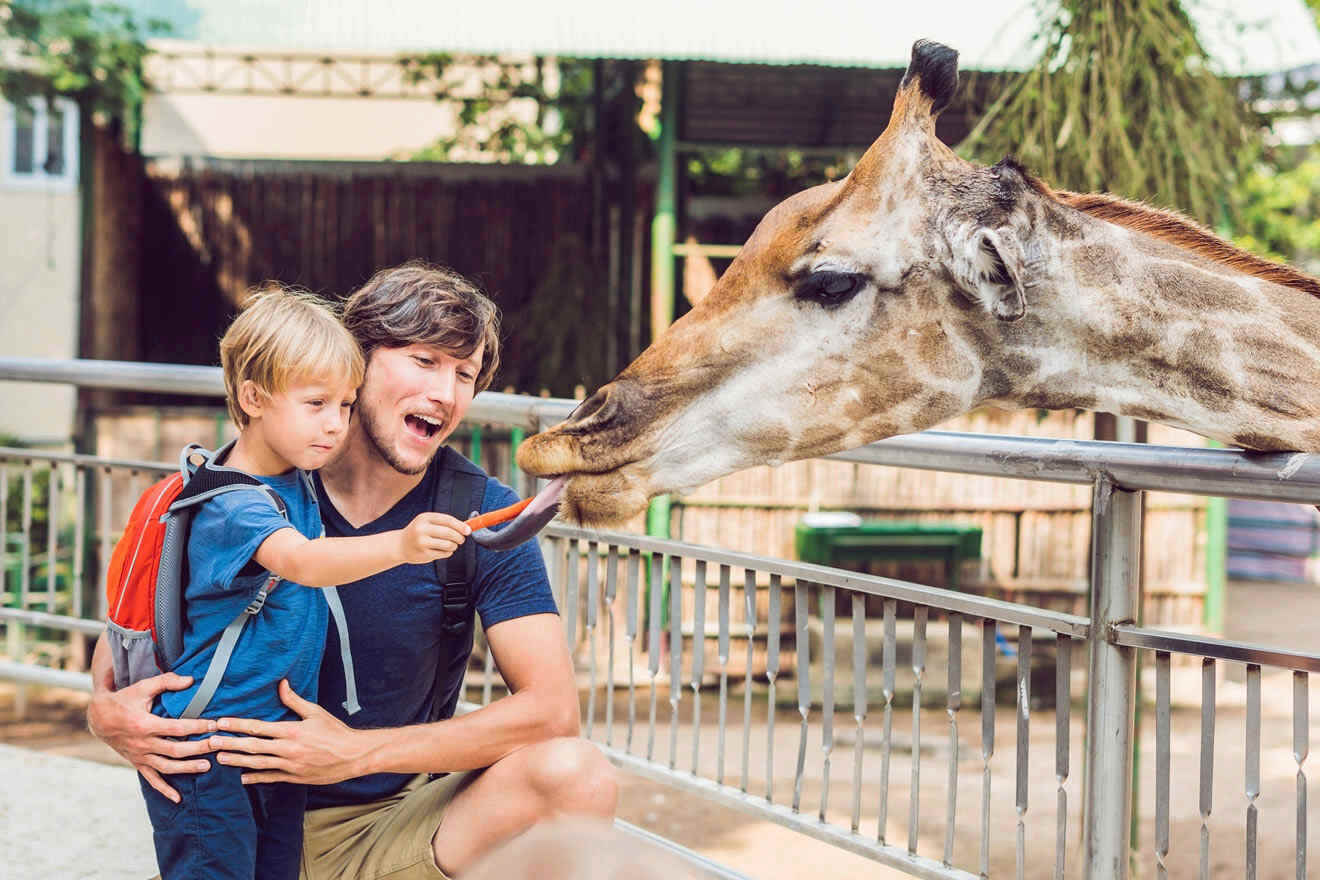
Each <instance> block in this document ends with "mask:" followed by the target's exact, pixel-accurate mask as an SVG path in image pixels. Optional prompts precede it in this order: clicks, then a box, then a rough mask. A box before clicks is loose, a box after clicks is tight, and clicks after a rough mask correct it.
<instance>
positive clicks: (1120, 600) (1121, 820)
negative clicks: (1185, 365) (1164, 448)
mask: <svg viewBox="0 0 1320 880" xmlns="http://www.w3.org/2000/svg"><path fill="white" fill-rule="evenodd" d="M1091 515H1092V528H1091V531H1092V536H1093V537H1092V550H1091V632H1090V639H1089V641H1090V644H1089V658H1088V673H1089V675H1088V686H1087V697H1086V767H1085V792H1084V799H1085V809H1084V812H1083V816H1084V817H1085V819H1084V821H1085V828H1084V831H1083V838H1084V853H1085V864H1086V874H1085V876H1086V877H1087V878H1088V880H1126V878H1127V876H1128V833H1129V824H1130V820H1131V815H1132V736H1133V713H1134V711H1135V709H1136V668H1137V664H1136V649H1134V648H1125V647H1121V646H1119V645H1115V644H1113V643H1112V642H1111V641H1110V638H1109V635H1110V627H1112V626H1113V625H1115V624H1119V623H1132V622H1133V621H1135V620H1136V618H1137V608H1138V604H1137V603H1138V602H1139V601H1140V595H1139V594H1140V574H1141V493H1140V492H1133V491H1129V490H1127V489H1120V488H1119V487H1117V486H1115V485H1114V483H1113V481H1112V480H1111V479H1110V478H1109V477H1107V476H1101V477H1100V478H1098V479H1097V480H1096V482H1095V491H1094V493H1093V495H1092V500H1091Z"/></svg>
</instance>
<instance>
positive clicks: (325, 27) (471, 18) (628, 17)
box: [120, 0, 1320, 74]
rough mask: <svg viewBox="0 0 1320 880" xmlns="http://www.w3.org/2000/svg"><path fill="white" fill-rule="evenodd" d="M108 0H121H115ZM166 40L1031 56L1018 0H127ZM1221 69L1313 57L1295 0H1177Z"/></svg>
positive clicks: (744, 54) (789, 59)
mask: <svg viewBox="0 0 1320 880" xmlns="http://www.w3.org/2000/svg"><path fill="white" fill-rule="evenodd" d="M120 2H121V3H123V2H125V0H120ZM125 5H129V6H131V7H134V8H135V9H137V10H138V11H139V12H140V13H142V14H144V15H152V16H156V17H160V18H164V19H166V20H169V21H172V22H173V23H174V32H173V36H174V37H175V38H180V39H186V40H194V41H197V42H201V43H205V44H209V45H214V46H224V47H243V48H251V49H264V50H275V51H279V50H313V51H326V52H373V53H375V52H380V53H401V52H421V51H451V52H479V53H530V54H546V55H565V56H575V57H586V58H668V59H701V60H708V61H728V62H760V63H769V64H821V65H839V66H858V67H899V68H901V67H904V66H906V64H907V60H908V55H909V51H910V49H911V46H912V42H913V40H915V39H916V38H918V37H929V38H931V39H935V40H939V41H940V42H943V43H946V44H948V45H950V46H952V47H954V48H956V49H957V50H958V51H959V53H960V55H961V61H962V65H963V66H964V67H965V68H969V69H982V70H1016V69H1022V68H1025V67H1027V66H1029V65H1030V64H1031V62H1032V61H1033V60H1034V55H1033V53H1032V50H1031V35H1032V33H1033V31H1034V30H1035V29H1036V16H1035V12H1034V11H1033V9H1034V4H1033V3H1031V2H1030V0H1026V2H1024V0H1011V2H1007V3H994V2H985V0H918V2H912V0H904V2H889V3H883V2H875V0H871V2H862V0H811V2H801V0H795V2H790V0H714V2H711V0H667V2H660V3H650V4H646V5H642V4H636V3H626V2H618V0H560V2H555V3H550V2H545V0H500V2H484V3H483V2H472V0H465V2H462V3H459V2H452V0H390V2H383V0H285V2H272V0H188V3H187V4H186V5H184V4H183V3H180V2H179V0H127V2H126V3H125ZM1184 5H1185V6H1186V8H1187V10H1188V13H1189V14H1190V15H1191V17H1192V19H1193V20H1194V21H1195V22H1196V25H1197V28H1198V31H1199V33H1200V35H1201V39H1202V42H1203V44H1204V45H1205V46H1206V48H1207V50H1208V51H1209V52H1210V54H1211V56H1212V57H1213V58H1214V59H1215V61H1216V64H1217V66H1218V67H1219V69H1220V70H1221V71H1222V72H1224V73H1228V74H1243V73H1267V72H1273V71H1279V70H1288V69H1292V68H1295V67H1299V66H1302V65H1304V64H1309V63H1313V62H1316V61H1320V33H1317V29H1316V26H1315V21H1314V19H1313V18H1312V16H1311V13H1310V12H1309V10H1307V8H1306V7H1305V5H1304V3H1303V0H1252V2H1251V3H1242V2H1235V0H1186V2H1185V3H1184Z"/></svg>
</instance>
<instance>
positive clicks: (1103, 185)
mask: <svg viewBox="0 0 1320 880" xmlns="http://www.w3.org/2000/svg"><path fill="white" fill-rule="evenodd" d="M1037 11H1038V14H1039V15H1040V16H1041V21H1042V25H1041V27H1040V29H1039V31H1038V33H1037V35H1036V37H1035V38H1034V40H1033V48H1034V49H1035V50H1038V51H1039V57H1040V60H1039V61H1038V62H1037V63H1036V64H1035V66H1034V67H1032V68H1031V69H1030V70H1028V71H1026V72H1025V73H1023V74H1022V75H1020V76H1018V77H1016V78H1015V79H1014V80H1012V81H1011V82H1010V83H1009V85H1008V87H1007V88H1006V89H1005V90H1004V91H1003V92H1002V93H1001V94H1000V96H999V98H998V99H997V100H996V101H995V102H994V103H993V104H992V105H991V106H990V108H989V110H988V111H987V112H986V113H985V115H984V116H982V117H981V119H980V121H979V122H978V124H977V125H976V127H975V128H974V129H973V130H972V132H971V133H970V134H969V135H968V137H967V138H966V140H964V141H963V143H962V145H961V146H960V150H961V151H962V152H963V153H964V154H966V155H969V156H971V157H975V158H977V159H978V160H980V161H986V162H991V161H996V160H998V159H999V158H1001V157H1002V156H1004V155H1006V154H1013V155H1015V156H1017V157H1018V158H1019V159H1020V160H1021V161H1022V162H1023V163H1025V164H1026V165H1027V167H1028V168H1030V169H1031V170H1032V171H1033V172H1035V173H1036V174H1037V175H1039V176H1041V177H1042V178H1044V179H1045V180H1047V181H1048V182H1049V183H1050V184H1051V185H1052V186H1055V187H1058V188H1061V189H1073V190H1080V191H1099V190H1104V191H1109V192H1113V193H1115V194H1118V195H1122V196H1125V197H1129V198H1136V199H1144V200H1147V201H1149V202H1151V203H1153V204H1156V205H1161V206H1164V207H1170V208H1176V209H1178V210H1181V211H1184V212H1186V213H1188V214H1191V215H1192V216H1195V217H1197V218H1198V219H1200V220H1201V221H1203V222H1205V223H1209V224H1212V225H1215V224H1219V223H1222V222H1223V221H1224V220H1225V219H1228V218H1231V217H1232V216H1233V215H1234V213H1235V204H1234V201H1235V200H1234V198H1233V196H1232V192H1233V188H1234V186H1235V184H1236V183H1237V182H1238V181H1240V180H1241V179H1242V178H1243V176H1244V175H1245V173H1246V172H1247V170H1248V169H1249V168H1250V167H1251V165H1252V163H1253V162H1254V161H1255V160H1256V158H1257V156H1258V155H1259V152H1260V148H1261V126H1260V120H1259V119H1257V118H1256V117H1255V116H1254V115H1253V113H1252V112H1251V110H1250V109H1249V108H1248V106H1247V105H1246V103H1245V102H1244V101H1243V99H1242V97H1241V93H1240V90H1239V83H1238V82H1237V81H1235V80H1233V79H1230V78H1226V77H1222V76H1219V75H1217V74H1216V72H1215V71H1214V69H1213V66H1212V64H1211V62H1210V59H1209V56H1208V55H1207V54H1206V52H1205V50H1204V48H1202V46H1201V44H1200V42H1199V41H1198V38H1197V35H1196V30H1195V28H1194V26H1193V24H1192V22H1191V20H1190V19H1189V18H1188V16H1187V14H1186V11H1185V10H1184V9H1183V7H1182V5H1181V4H1180V3H1179V2H1178V0H1053V2H1050V0H1043V2H1042V3H1041V5H1039V6H1038V7H1037Z"/></svg>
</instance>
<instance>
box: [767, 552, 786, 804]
mask: <svg viewBox="0 0 1320 880" xmlns="http://www.w3.org/2000/svg"><path fill="white" fill-rule="evenodd" d="M783 595H784V583H783V580H782V579H781V578H780V576H779V575H777V574H772V575H770V596H769V599H770V601H769V602H767V603H766V608H767V611H766V620H765V677H766V679H767V680H768V681H769V683H770V688H769V691H768V692H767V694H766V698H765V713H766V714H765V799H766V800H767V801H768V802H770V803H774V799H775V773H774V769H775V706H776V703H775V696H776V695H775V679H776V678H777V677H778V676H779V627H780V617H781V615H780V613H779V612H780V609H779V605H780V601H781V600H782V598H783Z"/></svg>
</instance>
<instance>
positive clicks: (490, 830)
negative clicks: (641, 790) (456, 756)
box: [432, 737, 619, 876]
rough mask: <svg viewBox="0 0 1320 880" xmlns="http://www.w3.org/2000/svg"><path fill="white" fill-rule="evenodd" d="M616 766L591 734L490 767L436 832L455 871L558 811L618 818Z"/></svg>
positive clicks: (445, 862)
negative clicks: (607, 757) (591, 740)
mask: <svg viewBox="0 0 1320 880" xmlns="http://www.w3.org/2000/svg"><path fill="white" fill-rule="evenodd" d="M618 799H619V786H618V782H617V780H616V777H615V770H614V767H613V766H612V765H611V764H610V762H609V761H608V760H607V759H606V758H605V756H604V755H603V754H601V752H600V750H599V749H597V748H596V747H595V746H593V745H592V744H591V743H589V742H587V741H586V740H583V739H576V738H568V737H564V738H561V739H554V740H550V741H548V742H543V743H537V744H536V745H531V746H527V747H525V748H522V749H519V750H518V751H516V752H514V753H513V754H511V755H509V756H508V757H506V758H504V759H503V760H501V761H499V762H497V763H495V764H493V765H492V766H490V767H488V768H487V769H486V770H484V771H482V773H481V774H480V775H479V776H478V777H477V778H476V779H475V780H474V781H473V782H472V783H471V784H470V785H468V786H467V787H466V788H465V789H463V790H462V791H461V792H460V793H459V794H458V795H457V796H456V797H455V798H454V799H453V801H452V802H451V803H450V804H449V806H448V807H447V808H446V809H445V812H444V816H443V818H442V819H441V822H440V827H439V828H438V829H437V830H436V832H435V837H434V838H433V839H432V848H433V849H434V852H435V860H436V864H437V865H438V866H439V867H440V869H441V870H442V871H444V872H445V873H446V874H448V875H450V876H455V875H457V874H461V873H462V872H463V871H464V870H465V869H466V868H467V867H468V866H469V865H470V864H472V862H474V861H475V860H476V859H478V858H479V857H480V856H482V855H483V854H485V853H486V852H487V851H488V850H490V849H492V848H494V847H495V846H497V845H498V844H500V843H502V842H503V841H505V840H508V839H509V838H511V837H513V836H515V835H517V834H520V833H521V832H523V831H526V830H527V829H528V828H530V827H532V826H533V825H535V824H536V823H537V822H540V821H543V820H545V819H550V818H553V817H555V816H563V815H573V816H586V817H595V818H599V819H602V820H604V821H611V820H612V819H613V818H614V810H615V807H616V806H617V804H618Z"/></svg>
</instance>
